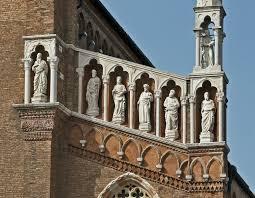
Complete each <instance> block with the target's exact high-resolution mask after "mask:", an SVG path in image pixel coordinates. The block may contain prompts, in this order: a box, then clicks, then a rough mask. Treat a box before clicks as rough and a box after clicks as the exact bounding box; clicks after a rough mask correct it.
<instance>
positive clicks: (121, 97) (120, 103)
mask: <svg viewBox="0 0 255 198" xmlns="http://www.w3.org/2000/svg"><path fill="white" fill-rule="evenodd" d="M126 92H127V90H126V87H125V86H124V85H123V84H120V85H115V86H114V88H113V90H112V94H113V100H114V105H115V107H114V112H113V117H112V121H113V122H115V123H118V124H122V123H124V122H125V108H126V98H125V93H126Z"/></svg>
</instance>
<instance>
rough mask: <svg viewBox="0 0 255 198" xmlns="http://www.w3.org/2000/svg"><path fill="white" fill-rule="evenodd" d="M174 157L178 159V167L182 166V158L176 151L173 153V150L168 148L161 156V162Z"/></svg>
mask: <svg viewBox="0 0 255 198" xmlns="http://www.w3.org/2000/svg"><path fill="white" fill-rule="evenodd" d="M170 156H172V157H174V158H175V159H176V161H177V168H180V160H179V159H178V157H177V155H176V153H173V152H172V151H170V150H168V151H166V152H165V153H163V155H162V156H161V157H160V164H163V163H164V162H165V160H166V159H167V158H168V157H170Z"/></svg>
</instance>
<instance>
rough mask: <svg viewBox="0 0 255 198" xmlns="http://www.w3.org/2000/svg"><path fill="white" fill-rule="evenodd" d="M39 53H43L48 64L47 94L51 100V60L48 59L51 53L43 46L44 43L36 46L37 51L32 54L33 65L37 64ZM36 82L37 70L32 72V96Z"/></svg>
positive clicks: (43, 57) (43, 58)
mask: <svg viewBox="0 0 255 198" xmlns="http://www.w3.org/2000/svg"><path fill="white" fill-rule="evenodd" d="M38 53H41V54H42V60H44V61H45V62H46V63H47V66H48V74H47V90H46V96H47V98H48V100H49V96H50V67H49V62H48V61H47V58H48V57H49V53H48V52H47V51H45V48H44V46H42V45H38V46H36V48H35V51H34V52H33V53H32V54H31V56H30V58H31V59H32V60H33V63H32V67H33V65H34V64H35V61H36V57H37V54H38ZM34 83H35V71H32V72H31V96H33V95H34Z"/></svg>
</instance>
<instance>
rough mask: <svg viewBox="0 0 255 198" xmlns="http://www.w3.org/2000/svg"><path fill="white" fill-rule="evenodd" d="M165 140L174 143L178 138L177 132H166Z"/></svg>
mask: <svg viewBox="0 0 255 198" xmlns="http://www.w3.org/2000/svg"><path fill="white" fill-rule="evenodd" d="M165 138H166V139H167V140H170V141H175V140H176V139H177V138H178V131H177V130H166V131H165Z"/></svg>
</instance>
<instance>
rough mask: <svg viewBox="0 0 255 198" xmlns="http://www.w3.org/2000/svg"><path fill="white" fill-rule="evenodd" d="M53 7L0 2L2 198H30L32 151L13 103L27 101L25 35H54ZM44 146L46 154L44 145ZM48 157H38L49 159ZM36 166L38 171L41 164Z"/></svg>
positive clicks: (32, 0) (25, 1) (47, 1)
mask: <svg viewBox="0 0 255 198" xmlns="http://www.w3.org/2000/svg"><path fill="white" fill-rule="evenodd" d="M52 5H53V4H52V0H45V1H37V0H29V1H28V0H20V1H9V0H1V1H0V34H1V36H0V43H1V45H0V51H1V52H0V69H1V72H0V87H1V89H0V109H1V114H0V123H1V124H0V170H1V172H0V175H1V176H0V197H3V198H9V197H17V198H18V197H28V196H26V193H25V190H24V189H26V188H25V181H26V179H27V176H28V175H24V171H26V170H27V169H30V168H29V167H27V168H25V169H24V165H25V167H26V163H27V162H26V161H25V158H26V157H25V156H27V155H29V152H32V151H31V150H30V148H29V145H26V144H25V142H24V141H23V140H22V133H21V131H20V129H19V128H20V121H19V118H18V114H17V112H16V111H15V110H14V109H13V108H12V104H13V103H22V102H23V93H24V92H23V90H24V85H23V84H24V75H23V73H24V72H23V63H22V62H21V59H22V58H23V48H24V43H23V40H22V36H24V35H32V34H45V33H52V32H53V9H54V6H52ZM40 147H41V152H42V150H44V148H45V147H44V145H43V143H42V144H41V145H40ZM28 150H30V151H29V152H27V151H28ZM46 150H47V148H46ZM48 154H49V153H48ZM45 155H47V152H46V153H45ZM45 155H42V156H41V157H39V156H37V157H39V158H40V159H43V160H46V159H45V158H44V157H45ZM34 165H35V167H34V168H37V167H38V166H39V165H40V163H39V164H37V163H36V164H34ZM38 179H40V180H41V178H40V177H39V178H38ZM38 181H39V180H38Z"/></svg>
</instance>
